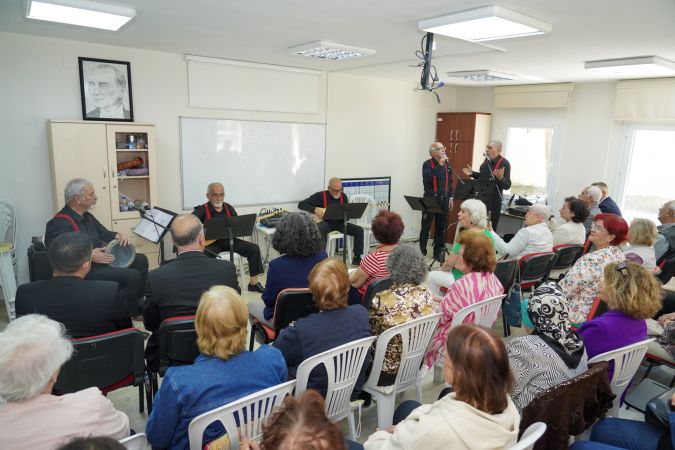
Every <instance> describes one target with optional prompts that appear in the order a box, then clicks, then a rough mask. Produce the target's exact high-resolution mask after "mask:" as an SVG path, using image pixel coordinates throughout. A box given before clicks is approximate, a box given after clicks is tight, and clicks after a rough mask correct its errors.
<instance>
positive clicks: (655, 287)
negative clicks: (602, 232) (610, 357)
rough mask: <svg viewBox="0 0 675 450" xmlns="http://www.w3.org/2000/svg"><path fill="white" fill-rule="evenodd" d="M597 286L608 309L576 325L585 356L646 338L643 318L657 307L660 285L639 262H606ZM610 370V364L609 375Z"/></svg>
mask: <svg viewBox="0 0 675 450" xmlns="http://www.w3.org/2000/svg"><path fill="white" fill-rule="evenodd" d="M601 286H602V288H601V289H600V293H599V297H600V299H601V300H603V301H604V302H605V303H607V306H608V307H609V311H607V312H606V313H604V314H603V315H601V316H600V317H596V318H594V319H593V320H589V321H588V322H586V323H584V324H583V325H582V326H581V328H579V334H580V335H581V337H582V339H583V340H584V345H585V346H586V353H587V354H588V358H589V359H590V358H593V357H594V356H596V355H599V354H601V353H605V352H609V351H611V350H616V349H617V348H621V347H625V346H626V345H630V344H634V343H636V342H639V341H642V340H644V339H647V325H646V323H645V319H648V318H650V317H652V316H653V315H654V314H655V313H656V311H658V310H659V308H661V285H660V283H659V282H658V280H657V279H656V277H654V275H653V274H651V273H649V272H648V271H647V270H646V269H645V268H644V267H642V266H640V265H639V264H635V263H632V262H625V261H622V262H619V263H610V264H607V265H606V266H605V268H604V276H603V281H602V284H601ZM612 372H613V369H612V367H610V368H609V376H610V378H611V377H612Z"/></svg>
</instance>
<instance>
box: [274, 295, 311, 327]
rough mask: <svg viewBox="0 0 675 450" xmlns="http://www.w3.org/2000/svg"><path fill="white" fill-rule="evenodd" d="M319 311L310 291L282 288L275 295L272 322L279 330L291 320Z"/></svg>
mask: <svg viewBox="0 0 675 450" xmlns="http://www.w3.org/2000/svg"><path fill="white" fill-rule="evenodd" d="M316 312H319V306H318V305H317V304H316V302H315V301H314V296H313V295H312V292H311V291H310V290H309V289H307V288H304V289H283V290H282V291H281V292H279V295H277V302H276V305H275V306H274V317H273V319H272V322H273V323H274V328H275V330H276V331H277V336H278V335H279V331H281V330H283V329H284V328H286V327H287V326H288V325H290V324H291V322H293V321H295V320H298V319H301V318H303V317H306V316H309V315H310V314H314V313H316Z"/></svg>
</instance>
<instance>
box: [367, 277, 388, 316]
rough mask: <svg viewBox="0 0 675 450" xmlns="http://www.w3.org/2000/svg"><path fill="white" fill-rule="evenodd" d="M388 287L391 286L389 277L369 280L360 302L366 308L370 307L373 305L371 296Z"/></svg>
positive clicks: (373, 296)
mask: <svg viewBox="0 0 675 450" xmlns="http://www.w3.org/2000/svg"><path fill="white" fill-rule="evenodd" d="M390 287H391V278H390V277H383V278H378V279H377V280H373V281H371V282H370V284H369V285H368V287H367V288H366V293H365V294H363V299H362V300H361V304H362V305H363V306H364V307H365V308H366V309H367V308H370V307H371V306H372V305H373V298H375V294H377V293H378V292H380V291H384V290H385V289H389V288H390Z"/></svg>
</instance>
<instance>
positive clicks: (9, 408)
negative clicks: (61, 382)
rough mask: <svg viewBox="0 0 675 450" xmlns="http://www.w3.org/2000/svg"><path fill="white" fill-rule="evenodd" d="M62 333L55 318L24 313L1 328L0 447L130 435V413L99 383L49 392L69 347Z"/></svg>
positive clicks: (45, 445) (47, 445) (49, 446)
mask: <svg viewBox="0 0 675 450" xmlns="http://www.w3.org/2000/svg"><path fill="white" fill-rule="evenodd" d="M64 332H65V329H64V327H63V325H61V324H60V323H58V322H55V321H53V320H51V319H49V318H47V317H46V316H41V315H37V314H29V315H27V316H23V317H19V318H18V319H16V320H14V321H12V322H10V323H9V325H7V328H5V331H4V332H2V333H0V403H1V404H0V435H1V436H2V444H1V445H0V447H2V448H6V449H19V448H30V449H35V450H39V449H53V448H56V447H57V446H58V445H60V444H62V443H64V442H66V441H68V440H70V439H72V438H74V437H76V436H89V435H97V436H109V437H111V438H113V439H122V438H125V437H127V436H129V418H128V417H127V416H126V414H124V413H123V412H121V411H117V410H116V409H115V407H114V406H113V404H112V402H111V401H110V400H108V399H107V398H105V397H104V396H103V395H101V391H99V390H98V388H88V389H84V390H82V391H79V392H75V393H72V394H65V395H62V396H60V397H57V396H55V395H52V394H51V392H52V388H53V386H54V384H55V383H56V379H57V377H58V375H59V370H60V369H61V366H62V365H63V364H64V363H65V362H66V361H68V360H69V359H70V356H71V354H72V352H73V345H72V344H71V342H70V340H69V339H68V338H67V337H66V336H64ZM3 402H4V403H3Z"/></svg>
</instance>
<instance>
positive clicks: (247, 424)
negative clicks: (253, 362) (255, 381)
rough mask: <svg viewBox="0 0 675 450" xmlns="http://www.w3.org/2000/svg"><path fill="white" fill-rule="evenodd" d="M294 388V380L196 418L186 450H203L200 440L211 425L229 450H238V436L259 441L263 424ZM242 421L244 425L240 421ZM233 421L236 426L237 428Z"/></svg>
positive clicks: (190, 426) (192, 423)
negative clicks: (215, 425) (221, 431)
mask: <svg viewBox="0 0 675 450" xmlns="http://www.w3.org/2000/svg"><path fill="white" fill-rule="evenodd" d="M294 387H295V380H291V381H287V382H285V383H282V384H278V385H276V386H272V387H270V388H267V389H263V390H262V391H258V392H254V393H253V394H250V395H247V396H246V397H243V398H240V399H239V400H235V401H233V402H230V403H228V404H227V405H224V406H221V407H219V408H216V409H213V410H211V411H209V412H205V413H204V414H200V415H199V416H197V417H195V418H194V419H192V420H191V421H190V425H189V426H188V439H189V440H190V450H200V449H202V448H203V445H202V436H203V435H204V430H206V429H207V428H208V427H209V425H211V424H212V423H215V422H220V423H221V425H222V426H223V428H225V433H226V434H227V436H228V437H229V439H230V449H231V450H239V433H240V430H241V434H242V435H243V436H246V437H248V438H249V439H253V440H255V441H260V439H261V438H262V426H263V424H264V422H265V420H266V419H267V418H268V417H269V416H271V415H272V413H273V412H274V410H275V408H277V407H278V406H280V405H281V402H283V401H284V398H285V397H286V396H287V395H291V393H292V392H293V388H294ZM244 417H246V421H244V420H243V418H244ZM237 420H239V426H238V427H237Z"/></svg>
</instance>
